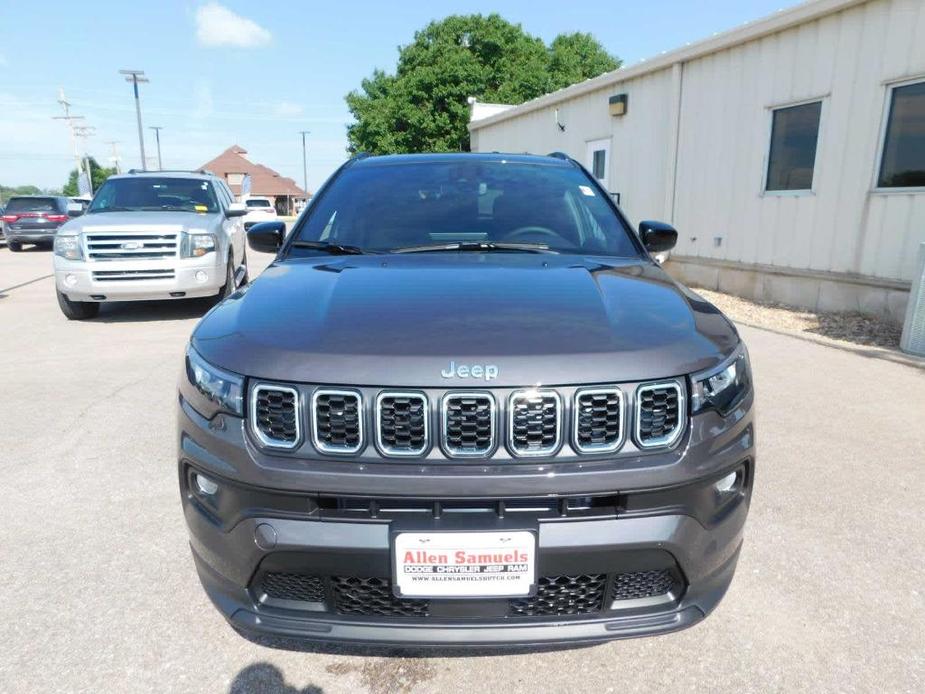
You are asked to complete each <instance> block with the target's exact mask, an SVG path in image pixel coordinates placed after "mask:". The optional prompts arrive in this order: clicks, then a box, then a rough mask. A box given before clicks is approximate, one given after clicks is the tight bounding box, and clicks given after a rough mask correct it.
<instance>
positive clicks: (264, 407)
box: [251, 385, 300, 448]
mask: <svg viewBox="0 0 925 694" xmlns="http://www.w3.org/2000/svg"><path fill="white" fill-rule="evenodd" d="M251 398H252V400H251V417H252V419H253V425H254V428H255V433H256V434H257V438H258V439H260V441H261V442H262V443H263V444H264V445H266V446H274V447H277V448H294V447H295V446H296V445H298V443H299V438H300V425H299V394H298V393H297V392H296V391H295V390H294V389H293V388H286V387H284V386H267V385H258V386H256V387H255V388H254V392H253V394H252V395H251Z"/></svg>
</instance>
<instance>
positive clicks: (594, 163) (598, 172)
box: [591, 149, 607, 181]
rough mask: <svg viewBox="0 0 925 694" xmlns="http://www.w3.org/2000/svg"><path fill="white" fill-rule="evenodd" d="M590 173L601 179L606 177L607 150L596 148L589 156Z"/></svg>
mask: <svg viewBox="0 0 925 694" xmlns="http://www.w3.org/2000/svg"><path fill="white" fill-rule="evenodd" d="M591 173H592V174H594V178H596V179H597V180H599V181H603V180H604V179H605V178H606V177H607V150H606V149H596V150H594V154H593V155H592V158H591Z"/></svg>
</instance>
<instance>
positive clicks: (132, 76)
mask: <svg viewBox="0 0 925 694" xmlns="http://www.w3.org/2000/svg"><path fill="white" fill-rule="evenodd" d="M119 74H120V75H125V76H126V77H125V81H126V82H131V83H132V87H133V88H134V90H135V115H136V116H137V117H138V148H139V149H140V150H141V170H142V171H147V170H148V160H147V159H145V133H144V129H143V128H142V127H141V100H140V99H139V98H138V83H139V82H149V81H150V80H149V79H148V78H147V77H145V71H144V70H119Z"/></svg>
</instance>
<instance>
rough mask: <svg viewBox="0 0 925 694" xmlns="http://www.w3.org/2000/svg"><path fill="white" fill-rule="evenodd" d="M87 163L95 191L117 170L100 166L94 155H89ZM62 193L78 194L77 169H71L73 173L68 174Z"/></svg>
mask: <svg viewBox="0 0 925 694" xmlns="http://www.w3.org/2000/svg"><path fill="white" fill-rule="evenodd" d="M87 163H88V165H89V166H90V181H91V182H92V183H93V192H96V191H97V190H99V187H100V186H101V185H103V183H104V182H105V181H106V179H107V178H109V177H110V176H112V175H113V174H114V173H115V172H116V170H115V169H108V168H106V167H105V166H100V165H99V164H98V163H97V161H96V159H94V158H93V157H87ZM61 194H62V195H71V196H74V195H77V194H78V189H77V169H71V174H70V176H68V179H67V183H65V184H64V188H62V189H61Z"/></svg>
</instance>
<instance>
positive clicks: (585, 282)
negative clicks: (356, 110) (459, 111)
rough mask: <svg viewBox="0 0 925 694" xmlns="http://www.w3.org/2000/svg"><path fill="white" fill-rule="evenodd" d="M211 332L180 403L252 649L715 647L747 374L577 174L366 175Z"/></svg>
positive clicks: (213, 322) (302, 229)
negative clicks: (292, 640) (633, 640)
mask: <svg viewBox="0 0 925 694" xmlns="http://www.w3.org/2000/svg"><path fill="white" fill-rule="evenodd" d="M282 232H283V228H282V225H281V223H278V222H267V223H263V224H257V225H255V226H254V227H253V228H251V229H250V231H249V234H248V240H249V243H250V244H251V246H252V247H254V248H258V249H260V250H272V251H274V252H276V254H277V256H276V260H275V262H274V263H273V264H272V265H270V267H269V268H268V269H267V270H266V271H265V272H264V273H263V274H262V275H261V276H260V277H259V279H257V280H256V281H255V282H253V283H252V284H251V285H250V286H249V287H245V288H243V289H241V290H239V291H237V292H235V293H234V294H232V295H231V296H230V297H229V298H228V299H226V300H225V301H224V302H223V303H221V304H220V305H219V306H218V307H216V308H215V309H213V310H212V311H211V312H210V313H209V314H208V315H207V316H206V317H205V318H203V320H202V321H201V322H200V324H199V325H198V326H197V328H196V329H195V331H194V333H193V335H192V339H191V341H190V344H189V347H188V350H187V354H186V366H185V369H184V370H183V374H182V376H181V379H180V387H179V390H180V393H179V412H178V416H179V452H178V462H179V481H180V487H181V496H182V503H183V510H184V513H185V516H186V521H187V524H188V526H189V531H190V540H191V547H192V552H193V557H194V559H195V563H196V566H197V568H198V572H199V576H200V579H201V581H202V584H203V586H204V587H205V590H206V592H207V593H208V595H209V597H210V598H211V599H212V601H213V602H214V604H215V605H216V607H217V608H218V609H219V610H220V611H221V612H222V614H223V615H224V616H225V617H226V618H227V619H228V620H229V621H230V622H231V624H232V625H233V626H234V627H235V628H237V629H238V630H240V631H242V632H245V633H263V634H276V635H286V636H294V637H300V638H304V639H310V640H317V641H324V642H352V643H383V644H402V645H407V646H419V645H431V646H433V645H443V646H484V645H487V644H494V645H512V644H521V645H522V644H541V643H559V642H594V641H601V640H606V639H613V638H619V637H628V636H640V635H646V634H656V633H661V632H667V631H672V630H675V629H681V628H684V627H687V626H690V625H692V624H694V623H696V622H698V621H699V620H701V619H703V617H704V616H705V615H707V614H708V613H709V612H710V611H711V610H712V609H713V608H714V607H715V606H716V605H717V603H718V602H719V600H720V599H721V597H722V595H723V594H724V592H725V591H726V588H727V587H728V586H729V583H730V581H731V580H732V576H733V572H734V570H735V566H736V561H737V559H738V555H739V550H740V547H741V544H742V537H743V528H744V524H745V518H746V514H747V512H748V506H749V500H750V496H751V489H752V481H753V477H754V472H755V439H754V435H755V434H754V420H753V409H752V406H753V399H754V394H753V389H752V382H751V373H750V368H749V362H748V353H747V351H746V349H745V345H744V344H743V343H742V341H741V339H740V338H739V336H738V334H737V332H736V329H735V327H734V326H733V325H732V323H730V321H729V320H728V319H726V317H725V316H723V314H722V313H720V311H719V310H717V309H716V308H715V307H714V306H713V305H712V304H710V303H708V302H707V301H704V300H703V299H702V298H701V297H699V296H698V295H696V294H694V293H693V292H691V291H689V290H687V289H685V288H684V287H682V286H680V285H678V284H677V283H676V282H674V281H673V280H672V279H671V278H670V277H669V276H668V275H667V274H665V272H664V271H663V270H662V269H661V268H660V267H659V266H658V265H657V264H656V263H655V262H654V261H653V260H652V259H651V258H650V255H649V253H653V252H658V251H663V250H665V249H667V248H670V247H671V246H672V245H673V244H674V242H675V240H676V238H677V233H676V232H675V231H674V229H672V228H671V227H670V226H668V225H666V224H662V223H659V222H642V223H641V224H640V226H639V233H638V234H637V233H636V232H634V231H633V230H632V229H631V228H630V227H629V226H628V224H627V221H626V219H625V218H624V216H623V215H622V213H621V212H620V210H619V209H618V208H617V207H616V206H615V205H614V204H613V202H612V201H611V198H610V196H609V195H608V193H607V192H606V191H605V190H603V189H602V188H601V187H600V186H599V185H598V183H597V182H596V181H595V180H594V179H593V178H592V177H591V176H590V175H588V174H587V172H585V171H584V170H583V169H582V168H581V167H580V166H579V165H578V164H576V163H575V162H574V161H572V160H570V159H568V158H567V157H565V156H562V155H558V156H556V155H554V156H549V157H538V156H527V155H503V154H452V155H407V156H386V157H357V158H354V159H353V160H351V161H350V162H348V163H347V164H345V165H344V166H343V167H342V168H341V169H340V170H339V171H338V172H337V173H335V174H334V175H333V176H332V177H331V179H330V180H329V181H328V182H327V183H326V184H325V186H324V187H323V188H322V190H321V191H320V192H319V194H318V195H317V196H316V197H315V198H313V200H312V202H311V205H310V207H309V208H308V209H307V211H306V212H305V213H304V214H303V215H302V217H301V218H300V219H299V221H298V222H297V223H296V225H295V227H294V229H293V230H292V232H291V233H290V234H289V235H288V236H286V237H285V238H284V236H283V233H282Z"/></svg>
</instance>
